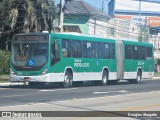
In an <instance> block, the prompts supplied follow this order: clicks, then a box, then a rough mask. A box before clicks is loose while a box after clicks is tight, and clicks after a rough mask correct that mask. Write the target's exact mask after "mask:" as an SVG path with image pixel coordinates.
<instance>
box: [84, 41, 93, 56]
mask: <svg viewBox="0 0 160 120" xmlns="http://www.w3.org/2000/svg"><path fill="white" fill-rule="evenodd" d="M91 47H92V44H91V42H83V57H84V58H91V57H92V48H91Z"/></svg>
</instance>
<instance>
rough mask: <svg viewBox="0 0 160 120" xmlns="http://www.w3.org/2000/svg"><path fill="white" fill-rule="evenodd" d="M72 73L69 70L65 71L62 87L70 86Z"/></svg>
mask: <svg viewBox="0 0 160 120" xmlns="http://www.w3.org/2000/svg"><path fill="white" fill-rule="evenodd" d="M72 80H73V78H72V75H71V74H70V72H68V71H66V73H65V76H64V82H63V87H64V88H69V87H71V86H72Z"/></svg>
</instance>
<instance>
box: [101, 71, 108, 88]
mask: <svg viewBox="0 0 160 120" xmlns="http://www.w3.org/2000/svg"><path fill="white" fill-rule="evenodd" d="M107 84H108V73H107V72H106V71H103V75H102V86H106V85H107Z"/></svg>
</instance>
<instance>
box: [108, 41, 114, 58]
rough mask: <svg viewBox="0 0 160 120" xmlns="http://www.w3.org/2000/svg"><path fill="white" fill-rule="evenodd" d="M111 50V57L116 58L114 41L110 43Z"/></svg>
mask: <svg viewBox="0 0 160 120" xmlns="http://www.w3.org/2000/svg"><path fill="white" fill-rule="evenodd" d="M109 52H110V57H109V58H111V59H114V58H115V45H114V44H113V43H111V44H110V45H109Z"/></svg>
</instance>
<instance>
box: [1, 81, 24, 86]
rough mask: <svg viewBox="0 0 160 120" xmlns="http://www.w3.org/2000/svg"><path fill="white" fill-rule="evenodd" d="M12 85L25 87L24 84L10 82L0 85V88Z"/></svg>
mask: <svg viewBox="0 0 160 120" xmlns="http://www.w3.org/2000/svg"><path fill="white" fill-rule="evenodd" d="M13 85H26V83H11V82H7V83H0V86H13Z"/></svg>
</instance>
